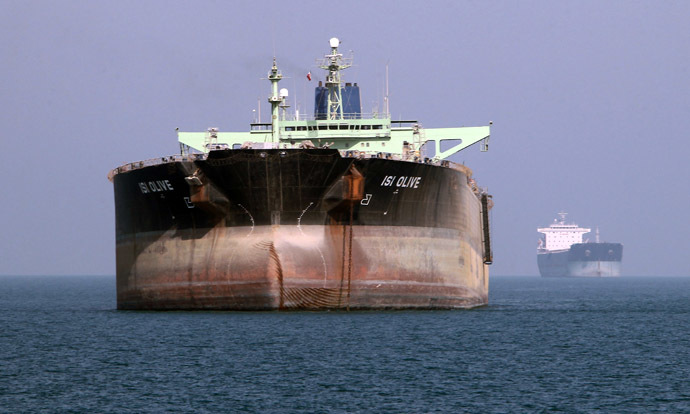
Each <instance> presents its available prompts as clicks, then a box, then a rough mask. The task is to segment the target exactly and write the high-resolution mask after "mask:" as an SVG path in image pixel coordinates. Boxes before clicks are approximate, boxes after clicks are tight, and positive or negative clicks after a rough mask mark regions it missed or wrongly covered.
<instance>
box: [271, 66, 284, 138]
mask: <svg viewBox="0 0 690 414" xmlns="http://www.w3.org/2000/svg"><path fill="white" fill-rule="evenodd" d="M282 78H283V74H282V73H280V71H279V70H278V66H277V65H276V58H275V57H274V58H273V67H272V68H271V71H270V72H268V80H270V81H271V96H269V97H268V102H269V103H270V104H271V142H277V141H279V140H280V113H279V111H280V104H281V102H282V101H283V99H284V98H283V97H281V96H280V94H279V93H278V82H280V80H281V79H282Z"/></svg>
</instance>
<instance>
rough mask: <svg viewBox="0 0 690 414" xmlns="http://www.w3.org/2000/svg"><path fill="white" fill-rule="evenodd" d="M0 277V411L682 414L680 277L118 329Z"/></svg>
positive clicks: (529, 281) (498, 286) (55, 290)
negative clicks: (472, 299) (453, 306)
mask: <svg viewBox="0 0 690 414" xmlns="http://www.w3.org/2000/svg"><path fill="white" fill-rule="evenodd" d="M115 307H116V304H115V278H114V277H113V276H110V277H104V276H98V277H96V276H93V277H87V276H51V277H48V276H45V277H38V276H31V277H29V276H23V277H19V276H3V277H0V412H2V413H18V412H32V413H33V412H74V413H93V412H98V413H110V412H112V413H128V412H129V413H143V412H194V413H216V412H259V413H372V412H373V413H430V412H439V413H462V412H468V413H525V412H526V413H530V412H567V413H569V412H583V413H588V412H602V413H627V412H637V413H654V412H673V413H676V412H690V278H664V277H637V278H635V277H621V278H615V279H542V278H538V277H508V276H505V277H492V278H491V288H490V304H489V305H488V306H485V307H482V308H479V309H474V310H456V311H394V312H373V311H372V312H135V311H117V310H116V309H115Z"/></svg>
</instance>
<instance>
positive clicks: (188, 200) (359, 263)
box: [110, 38, 492, 309]
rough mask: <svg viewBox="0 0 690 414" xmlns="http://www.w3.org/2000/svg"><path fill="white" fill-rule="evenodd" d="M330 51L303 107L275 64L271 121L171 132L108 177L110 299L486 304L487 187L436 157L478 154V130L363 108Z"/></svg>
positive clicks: (196, 303) (261, 304)
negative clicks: (168, 143) (175, 149)
mask: <svg viewBox="0 0 690 414" xmlns="http://www.w3.org/2000/svg"><path fill="white" fill-rule="evenodd" d="M338 47H339V41H338V39H336V38H333V39H331V40H330V53H329V54H327V55H325V56H324V58H323V59H320V60H319V64H318V66H319V67H320V68H322V69H324V70H325V71H326V75H325V83H320V85H319V86H318V87H316V88H315V108H314V115H313V116H310V117H304V116H300V115H298V114H297V112H296V111H295V113H292V114H291V113H289V112H288V108H289V106H288V104H287V97H288V91H287V90H285V89H281V88H279V86H278V84H279V82H280V80H281V79H282V73H281V71H280V70H279V69H278V65H277V61H276V59H274V60H273V65H272V67H271V69H270V71H269V73H268V80H269V81H270V83H271V94H270V95H269V97H268V101H269V103H270V104H271V122H270V123H262V122H260V120H258V121H257V122H254V123H252V124H251V125H250V130H249V131H246V132H221V131H218V129H217V128H209V129H208V130H206V131H204V132H179V131H178V140H179V142H180V155H175V156H170V157H163V158H160V159H156V160H148V161H141V162H135V163H130V164H125V165H123V166H121V167H119V168H117V169H115V170H113V171H112V172H111V174H110V179H111V180H112V181H113V182H114V186H115V205H116V233H117V288H118V308H120V309H339V308H343V309H351V308H357V309H379V308H455V307H471V306H477V305H482V304H485V303H487V300H488V264H490V263H491V262H492V252H491V243H490V232H489V228H490V227H489V222H488V220H489V214H488V211H489V209H490V208H491V206H492V200H491V196H490V195H489V194H488V193H487V191H486V190H485V189H482V188H480V187H478V186H477V184H476V182H475V181H474V180H473V179H472V172H471V170H470V169H469V168H467V167H465V166H463V165H458V164H455V163H452V162H450V161H449V160H448V159H447V158H448V157H449V156H451V155H452V154H455V153H457V152H458V151H461V150H463V149H464V148H466V147H468V146H470V145H473V144H476V143H481V144H482V148H481V149H482V150H486V149H488V139H489V126H482V127H469V128H467V127H466V128H436V129H426V128H422V127H421V125H420V124H419V123H418V122H417V121H393V120H391V118H390V116H389V115H388V114H387V113H383V114H381V113H378V114H364V113H362V111H361V104H360V102H359V89H358V88H359V87H358V85H357V84H354V85H353V84H350V83H345V84H344V85H343V78H342V74H341V71H342V70H343V69H346V68H347V67H349V66H350V65H351V61H350V60H349V59H347V58H344V57H343V56H342V54H340V53H339V51H338ZM444 141H445V142H444ZM442 143H443V144H448V145H442ZM429 148H433V149H434V150H433V153H434V154H433V156H427V155H426V154H427V153H428V152H429Z"/></svg>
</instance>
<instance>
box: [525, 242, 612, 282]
mask: <svg viewBox="0 0 690 414" xmlns="http://www.w3.org/2000/svg"><path fill="white" fill-rule="evenodd" d="M622 260H623V245H622V244H620V243H577V244H573V245H572V246H571V247H570V249H569V250H565V251H559V252H551V253H548V252H540V253H538V254H537V264H538V266H539V273H540V274H541V276H542V277H616V276H620V272H621V261H622Z"/></svg>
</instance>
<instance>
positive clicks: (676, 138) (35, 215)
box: [0, 0, 690, 276]
mask: <svg viewBox="0 0 690 414" xmlns="http://www.w3.org/2000/svg"><path fill="white" fill-rule="evenodd" d="M333 4H334V6H333ZM688 21H690V2H687V1H677V2H676V1H498V2H491V1H457V0H453V1H399V0H396V1H355V2H342V3H329V2H326V1H303V2H291V1H233V2H230V1H194V2H192V1H185V2H182V1H140V0H138V1H116V2H106V1H60V2H58V1H8V0H0V58H1V62H2V63H1V64H0V79H1V83H0V125H1V126H2V133H1V135H0V137H1V138H0V139H1V143H2V149H3V161H2V163H0V177H1V182H2V184H0V188H1V189H2V190H3V191H2V197H3V201H2V203H0V274H113V275H114V274H115V223H114V220H115V219H114V202H113V188H112V184H111V183H110V182H108V180H107V179H106V176H107V173H108V171H109V170H111V169H112V168H115V167H117V166H118V165H120V164H123V163H126V162H131V161H138V160H143V159H148V158H153V157H158V156H162V155H171V154H174V153H176V152H177V151H178V145H177V138H176V134H175V128H176V127H180V129H182V130H185V131H202V130H205V129H206V128H207V127H210V126H214V127H219V128H220V130H221V131H244V130H247V129H248V123H249V122H250V121H251V118H252V109H254V108H256V106H257V99H259V98H260V99H261V102H262V104H263V110H264V111H267V110H268V103H267V102H266V98H267V97H268V94H269V88H270V84H269V82H268V81H266V80H261V79H260V78H262V77H265V76H266V73H267V72H268V70H269V69H270V66H271V63H272V58H273V56H274V54H275V56H276V57H277V59H278V65H279V67H280V69H282V71H283V74H284V75H285V76H286V77H288V79H286V80H284V81H283V82H281V86H283V87H287V88H288V89H290V93H291V96H292V97H295V96H296V98H297V100H298V103H299V105H300V107H301V108H302V111H309V112H311V111H312V108H313V90H312V88H313V87H314V82H312V83H310V84H308V82H307V80H306V78H305V74H306V73H307V72H308V71H311V72H312V73H313V74H315V75H316V76H319V77H321V78H323V77H322V75H321V74H320V73H319V72H320V70H319V69H317V68H316V67H315V58H319V57H323V55H324V54H325V53H327V52H328V39H329V38H330V37H333V36H337V37H339V38H340V39H341V40H342V46H341V50H342V51H345V52H346V53H347V52H348V51H349V50H353V51H354V57H355V65H356V66H355V67H353V68H351V69H348V70H347V71H346V72H345V73H344V76H345V80H346V81H348V82H358V84H359V85H360V87H361V88H362V104H363V106H364V110H365V111H370V110H371V108H372V106H373V105H375V104H376V103H378V105H380V106H381V105H382V104H381V102H382V95H383V89H384V85H385V66H386V63H388V64H389V73H390V107H391V112H392V114H393V116H394V118H398V117H402V118H405V119H411V118H412V119H418V120H419V121H420V122H421V123H422V124H423V125H424V126H425V127H429V128H431V127H451V126H461V125H464V126H480V125H486V124H487V123H488V122H489V121H493V122H494V124H493V127H492V137H491V145H490V150H489V152H488V153H481V152H480V151H479V148H478V147H472V148H469V149H467V150H465V151H464V152H463V153H461V154H459V155H457V156H456V157H455V158H454V159H453V160H454V161H456V162H465V163H466V165H468V166H470V167H471V168H472V169H473V170H474V174H475V178H476V179H477V180H478V182H479V184H480V185H481V186H485V187H488V189H489V191H490V193H491V194H493V196H494V201H495V208H494V209H493V211H492V219H493V222H492V234H493V243H494V249H495V253H494V263H495V264H494V265H493V266H492V268H491V272H492V274H494V275H536V274H538V271H537V266H536V245H537V238H538V234H537V232H536V228H537V227H538V226H544V225H547V224H548V223H550V222H551V221H552V220H553V218H555V217H556V213H557V212H558V211H560V210H565V211H567V212H569V213H570V216H569V217H570V218H571V219H572V220H573V221H575V222H577V223H578V224H580V225H583V226H591V227H592V228H594V227H595V226H599V228H600V231H601V238H602V239H603V240H606V241H615V242H621V243H623V244H624V246H625V247H624V254H623V273H624V274H625V275H685V276H688V275H690V260H689V259H688V257H686V254H687V252H688V247H690V243H689V242H688V232H689V230H690V224H689V223H688V218H689V217H690V191H689V190H688V187H689V185H688V181H689V180H690V162H689V161H688V158H689V157H690V145H689V144H688V140H689V139H690V116H689V112H690V101H689V97H690V71H689V64H690V46H689V45H690V30H689V29H688ZM317 79H318V78H317ZM265 113H266V112H264V114H265ZM591 237H592V238H593V237H594V236H593V235H592V236H591Z"/></svg>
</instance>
